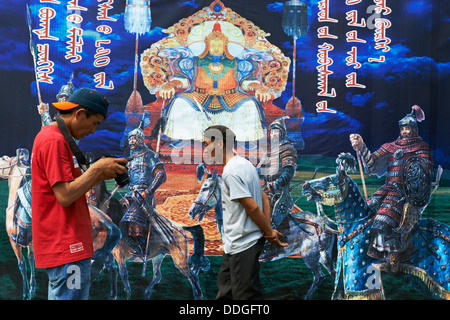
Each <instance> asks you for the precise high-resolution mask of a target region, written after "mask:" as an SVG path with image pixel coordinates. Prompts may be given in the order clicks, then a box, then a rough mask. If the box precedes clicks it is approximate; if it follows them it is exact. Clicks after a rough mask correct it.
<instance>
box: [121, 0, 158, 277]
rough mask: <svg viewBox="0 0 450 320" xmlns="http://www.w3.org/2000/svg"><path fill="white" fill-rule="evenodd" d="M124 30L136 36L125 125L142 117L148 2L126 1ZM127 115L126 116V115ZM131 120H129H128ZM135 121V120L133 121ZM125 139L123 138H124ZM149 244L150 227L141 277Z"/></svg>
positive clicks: (148, 16) (142, 0) (148, 0)
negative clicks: (140, 79) (140, 83)
mask: <svg viewBox="0 0 450 320" xmlns="http://www.w3.org/2000/svg"><path fill="white" fill-rule="evenodd" d="M124 22H125V29H126V30H127V31H128V32H129V33H134V34H136V44H135V52H134V82H133V92H132V93H131V95H130V98H128V102H127V106H126V109H125V115H126V116H127V124H129V119H128V117H130V118H133V116H135V117H136V116H139V114H141V117H140V118H141V119H139V120H143V119H142V117H143V115H144V104H143V103H142V97H141V95H140V93H139V92H138V91H137V71H138V61H139V54H138V47H139V35H141V34H144V33H146V32H148V31H150V28H151V22H152V18H151V12H150V0H127V3H126V7H125V18H124ZM127 113H128V114H127ZM130 120H131V119H130ZM136 120H137V119H136V118H135V119H134V121H136ZM124 138H125V137H124ZM149 242H150V227H149V230H148V232H147V244H146V248H145V256H144V261H143V262H144V266H143V269H142V276H143V277H144V276H145V269H146V268H147V256H148V244H149Z"/></svg>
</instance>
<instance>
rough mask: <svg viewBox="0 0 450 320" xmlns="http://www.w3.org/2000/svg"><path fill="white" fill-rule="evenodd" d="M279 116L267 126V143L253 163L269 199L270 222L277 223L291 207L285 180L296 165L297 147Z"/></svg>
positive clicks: (289, 178)
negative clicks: (268, 143)
mask: <svg viewBox="0 0 450 320" xmlns="http://www.w3.org/2000/svg"><path fill="white" fill-rule="evenodd" d="M288 118H289V117H286V116H284V117H280V118H278V119H276V120H275V121H273V122H272V123H271V124H270V126H269V130H270V139H271V145H270V148H269V150H268V151H267V153H266V154H265V155H264V157H263V158H262V159H261V161H260V163H259V164H258V166H257V171H258V173H259V175H260V178H261V179H263V180H264V186H263V191H264V192H265V193H266V194H267V197H268V198H269V200H270V207H271V210H272V224H273V227H277V226H278V225H279V224H280V223H281V221H282V220H283V219H284V217H285V216H286V215H287V214H288V213H289V212H291V210H292V209H293V207H294V203H293V201H292V196H291V194H290V191H289V184H290V182H291V180H292V179H293V178H294V175H295V171H296V169H297V151H296V150H295V148H294V145H293V143H292V142H291V141H290V140H289V138H288V137H287V130H286V124H285V122H284V121H285V119H288Z"/></svg>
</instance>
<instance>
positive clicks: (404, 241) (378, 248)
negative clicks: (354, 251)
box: [350, 106, 433, 272]
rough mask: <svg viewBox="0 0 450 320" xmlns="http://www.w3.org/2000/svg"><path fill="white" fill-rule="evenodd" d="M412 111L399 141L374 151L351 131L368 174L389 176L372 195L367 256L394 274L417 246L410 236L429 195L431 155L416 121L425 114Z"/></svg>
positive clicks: (403, 126) (417, 108)
mask: <svg viewBox="0 0 450 320" xmlns="http://www.w3.org/2000/svg"><path fill="white" fill-rule="evenodd" d="M412 109H413V110H412V112H411V114H408V115H406V116H405V117H404V118H402V119H401V120H400V121H399V127H400V136H399V137H398V138H397V140H395V141H394V142H391V143H385V144H383V145H382V146H381V147H380V148H379V149H378V150H377V151H375V152H373V153H372V152H370V151H369V149H368V148H367V146H366V145H365V143H364V141H363V139H362V137H361V136H360V135H359V134H351V135H350V141H351V143H352V146H353V148H354V149H355V150H357V151H359V152H360V153H361V156H362V160H363V163H364V167H365V170H366V172H367V173H368V174H369V175H377V176H378V177H381V176H383V175H386V182H385V184H384V185H383V186H382V187H381V188H380V189H379V190H378V191H377V192H376V193H374V195H373V196H372V197H371V198H370V199H369V206H371V207H373V208H374V210H376V216H375V220H374V222H373V225H372V230H373V235H372V243H371V247H370V249H369V251H368V255H369V256H371V257H373V258H375V259H378V260H381V261H384V265H383V268H384V269H386V270H388V271H389V270H390V271H393V272H396V270H397V269H398V266H399V263H400V262H401V261H403V260H406V259H408V258H409V256H410V254H411V252H412V251H413V250H414V248H413V247H412V246H411V245H409V244H408V240H409V239H408V234H409V232H410V231H411V230H412V228H413V227H414V226H415V224H416V222H417V221H418V220H419V219H420V217H421V214H422V211H423V210H424V208H425V207H426V206H427V204H428V201H429V199H430V193H431V174H432V172H433V154H432V151H431V148H430V146H429V145H428V144H427V143H426V142H425V141H423V140H422V138H421V137H420V136H419V134H418V122H420V121H422V120H424V119H425V115H424V113H423V111H422V109H421V108H420V107H418V106H414V107H413V108H412Z"/></svg>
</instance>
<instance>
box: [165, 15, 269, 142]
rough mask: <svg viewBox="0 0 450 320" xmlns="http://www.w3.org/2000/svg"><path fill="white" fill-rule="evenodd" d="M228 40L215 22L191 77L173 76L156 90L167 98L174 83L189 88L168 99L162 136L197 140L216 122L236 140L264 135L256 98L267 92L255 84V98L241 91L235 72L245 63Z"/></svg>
mask: <svg viewBox="0 0 450 320" xmlns="http://www.w3.org/2000/svg"><path fill="white" fill-rule="evenodd" d="M228 42H229V41H228V37H227V36H226V35H225V34H224V33H222V31H221V27H220V24H219V23H215V25H214V29H213V31H212V32H211V33H210V34H209V35H208V36H207V37H206V39H205V50H204V51H203V53H202V54H200V55H199V56H198V57H196V58H195V59H194V61H193V71H194V74H193V78H192V79H190V78H189V77H187V76H183V75H181V74H178V75H175V76H174V78H173V80H172V81H171V82H169V83H168V84H167V85H166V86H164V87H163V88H162V90H161V91H160V95H161V96H163V97H165V98H171V97H172V96H173V95H174V94H175V87H176V85H177V84H181V87H185V86H186V88H187V86H189V88H190V90H188V92H182V93H180V94H178V95H176V97H175V98H174V99H173V100H172V101H171V102H170V104H169V106H168V108H167V123H166V126H165V130H164V134H165V135H166V136H168V137H170V138H172V139H174V140H194V139H195V140H201V139H202V138H203V136H202V134H203V132H204V130H205V129H206V128H207V127H208V126H209V125H212V124H216V123H220V124H222V125H225V126H227V127H229V128H231V129H232V130H233V131H234V132H236V136H237V139H238V141H256V140H259V139H261V138H262V137H263V136H264V133H263V128H264V116H263V113H262V110H261V105H260V102H259V101H261V102H266V101H267V100H269V98H270V94H269V93H268V90H267V89H265V88H264V87H262V86H261V85H259V84H258V88H256V90H255V96H256V99H255V97H254V96H252V95H250V94H247V93H244V92H243V90H241V88H240V83H239V79H238V78H239V76H238V72H239V71H243V70H245V68H248V66H245V65H243V64H244V63H245V62H240V61H238V60H237V59H236V58H235V57H233V56H232V55H231V54H230V53H229V51H228ZM251 67H253V66H251ZM253 86H255V83H254V82H253ZM201 109H203V110H204V111H202V110H201Z"/></svg>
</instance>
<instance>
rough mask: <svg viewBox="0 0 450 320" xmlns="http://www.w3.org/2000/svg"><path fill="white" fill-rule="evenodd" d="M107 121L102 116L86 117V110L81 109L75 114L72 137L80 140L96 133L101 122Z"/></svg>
mask: <svg viewBox="0 0 450 320" xmlns="http://www.w3.org/2000/svg"><path fill="white" fill-rule="evenodd" d="M103 119H105V118H104V117H103V116H102V115H101V114H98V113H97V114H93V115H91V116H90V117H86V110H85V109H79V110H77V111H76V112H75V121H74V122H73V125H72V126H71V129H72V130H71V133H72V136H73V137H74V138H75V139H77V140H80V139H82V138H84V137H87V136H88V135H90V134H93V133H94V132H95V129H96V128H97V126H98V125H99V124H100V122H102V121H103Z"/></svg>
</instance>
